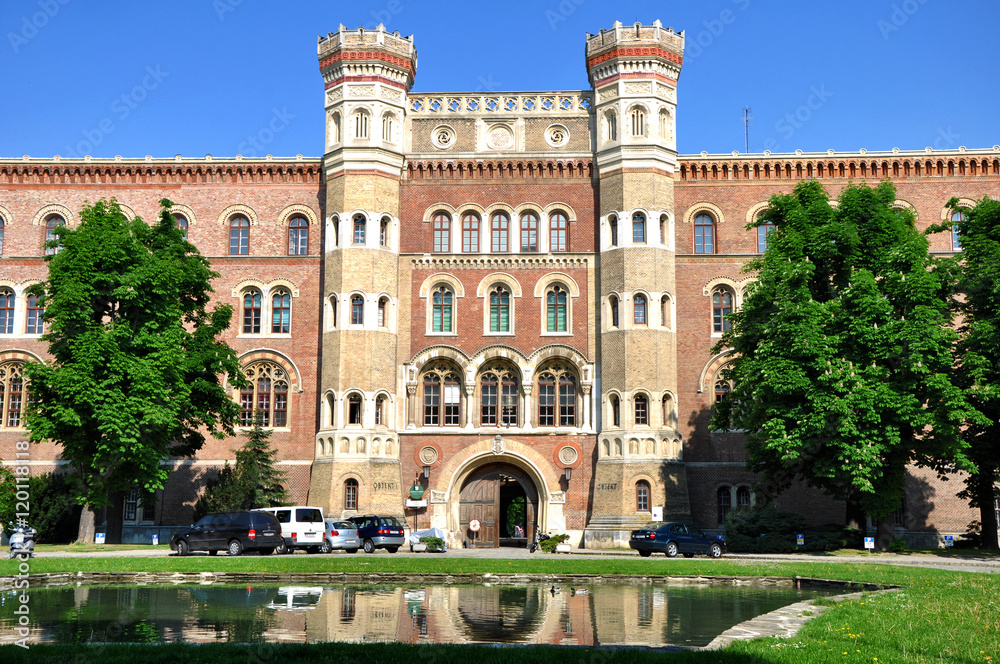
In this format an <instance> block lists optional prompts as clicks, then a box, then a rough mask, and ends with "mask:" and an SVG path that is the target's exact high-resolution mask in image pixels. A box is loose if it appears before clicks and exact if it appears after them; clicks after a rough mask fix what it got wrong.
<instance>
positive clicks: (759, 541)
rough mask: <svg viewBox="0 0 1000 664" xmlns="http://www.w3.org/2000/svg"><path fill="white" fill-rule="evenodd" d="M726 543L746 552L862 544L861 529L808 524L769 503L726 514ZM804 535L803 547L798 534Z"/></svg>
mask: <svg viewBox="0 0 1000 664" xmlns="http://www.w3.org/2000/svg"><path fill="white" fill-rule="evenodd" d="M725 527H726V546H727V547H728V548H729V550H730V551H734V552H743V553H795V552H797V551H832V550H835V549H842V548H844V547H846V546H857V545H859V544H860V543H861V538H862V535H861V533H860V532H859V531H856V530H854V529H851V528H846V527H844V526H840V525H837V524H826V525H822V526H807V525H806V520H805V518H804V517H802V516H800V515H798V514H792V513H790V512H781V511H779V510H778V509H776V508H775V507H773V506H770V505H767V506H763V507H756V508H750V509H740V510H733V511H731V512H729V514H727V515H726V523H725ZM799 534H801V535H803V536H804V537H805V543H804V544H803V545H802V546H799V545H798V544H797V543H796V535H799Z"/></svg>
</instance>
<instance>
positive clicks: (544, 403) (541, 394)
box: [538, 373, 556, 427]
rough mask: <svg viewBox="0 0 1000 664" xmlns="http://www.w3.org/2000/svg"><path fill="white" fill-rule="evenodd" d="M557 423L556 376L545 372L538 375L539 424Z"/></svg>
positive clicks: (543, 425)
mask: <svg viewBox="0 0 1000 664" xmlns="http://www.w3.org/2000/svg"><path fill="white" fill-rule="evenodd" d="M555 424H556V377H555V376H553V375H552V374H550V373H543V374H542V375H541V376H539V377H538V426H540V427H551V426H555Z"/></svg>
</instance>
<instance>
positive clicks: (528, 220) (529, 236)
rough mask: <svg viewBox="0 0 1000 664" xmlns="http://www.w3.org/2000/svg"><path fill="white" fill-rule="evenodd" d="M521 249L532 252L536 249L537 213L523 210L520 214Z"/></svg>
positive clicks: (524, 251)
mask: <svg viewBox="0 0 1000 664" xmlns="http://www.w3.org/2000/svg"><path fill="white" fill-rule="evenodd" d="M521 251H522V252H523V253H533V252H536V251H538V215H537V214H535V213H534V212H525V213H524V214H522V215H521Z"/></svg>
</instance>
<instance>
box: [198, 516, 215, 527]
mask: <svg viewBox="0 0 1000 664" xmlns="http://www.w3.org/2000/svg"><path fill="white" fill-rule="evenodd" d="M210 523H212V515H211V514H209V515H208V516H203V517H201V518H200V519H198V523H196V524H194V527H195V528H207V527H208V525H209V524H210Z"/></svg>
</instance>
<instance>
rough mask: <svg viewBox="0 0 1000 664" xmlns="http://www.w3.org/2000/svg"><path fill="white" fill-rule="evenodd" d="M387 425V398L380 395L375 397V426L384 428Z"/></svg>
mask: <svg viewBox="0 0 1000 664" xmlns="http://www.w3.org/2000/svg"><path fill="white" fill-rule="evenodd" d="M384 424H385V397H384V396H383V395H381V394H380V395H378V396H377V397H375V426H379V427H380V426H383V425H384Z"/></svg>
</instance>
